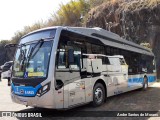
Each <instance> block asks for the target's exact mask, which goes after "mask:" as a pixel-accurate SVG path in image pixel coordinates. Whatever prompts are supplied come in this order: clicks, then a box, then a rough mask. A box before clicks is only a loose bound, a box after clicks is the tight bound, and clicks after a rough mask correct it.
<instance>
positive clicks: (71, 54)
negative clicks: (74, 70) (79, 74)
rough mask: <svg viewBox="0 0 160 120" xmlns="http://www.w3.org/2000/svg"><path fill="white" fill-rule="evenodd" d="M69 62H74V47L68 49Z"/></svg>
mask: <svg viewBox="0 0 160 120" xmlns="http://www.w3.org/2000/svg"><path fill="white" fill-rule="evenodd" d="M68 63H69V65H70V64H72V63H74V50H73V49H69V50H68Z"/></svg>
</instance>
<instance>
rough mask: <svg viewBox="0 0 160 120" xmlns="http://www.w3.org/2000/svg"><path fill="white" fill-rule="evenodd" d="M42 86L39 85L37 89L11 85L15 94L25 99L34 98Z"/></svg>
mask: <svg viewBox="0 0 160 120" xmlns="http://www.w3.org/2000/svg"><path fill="white" fill-rule="evenodd" d="M41 87H42V86H41V84H39V85H37V86H36V87H35V88H34V87H32V86H14V85H13V84H12V85H11V89H12V91H13V93H14V94H16V95H19V96H25V97H34V96H36V94H37V91H38V90H39V89H40V88H41Z"/></svg>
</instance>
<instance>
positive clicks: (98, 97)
mask: <svg viewBox="0 0 160 120" xmlns="http://www.w3.org/2000/svg"><path fill="white" fill-rule="evenodd" d="M104 101H105V89H104V86H103V85H102V84H101V83H97V84H96V85H95V86H94V88H93V102H92V104H93V106H94V107H97V106H100V105H102V104H103V103H104Z"/></svg>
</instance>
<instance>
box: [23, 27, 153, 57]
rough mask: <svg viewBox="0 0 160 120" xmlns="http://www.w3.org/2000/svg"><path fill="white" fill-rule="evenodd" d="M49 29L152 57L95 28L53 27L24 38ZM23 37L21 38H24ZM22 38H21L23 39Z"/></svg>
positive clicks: (143, 49) (144, 51)
mask: <svg viewBox="0 0 160 120" xmlns="http://www.w3.org/2000/svg"><path fill="white" fill-rule="evenodd" d="M49 29H61V30H62V29H64V30H68V31H71V32H75V33H79V34H82V35H86V36H89V37H93V38H96V39H97V38H98V39H99V40H100V41H101V42H102V43H103V44H105V45H109V46H113V47H117V48H121V49H125V50H129V51H134V52H137V53H142V54H147V55H152V56H154V54H153V52H152V51H151V50H149V49H147V48H145V47H143V46H141V45H138V44H136V43H134V42H131V41H128V40H125V39H123V38H121V37H120V36H119V35H117V34H115V33H112V32H110V31H107V30H104V29H102V28H99V27H95V28H86V27H67V26H54V27H47V28H42V29H39V30H36V31H33V32H31V33H29V34H27V35H25V36H28V35H30V34H33V33H36V32H39V31H43V30H49ZM25 36H23V37H25ZM23 37H22V38H23Z"/></svg>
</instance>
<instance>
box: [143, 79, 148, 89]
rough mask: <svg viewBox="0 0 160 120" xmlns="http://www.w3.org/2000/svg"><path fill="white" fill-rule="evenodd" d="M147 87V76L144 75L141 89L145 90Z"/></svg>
mask: <svg viewBox="0 0 160 120" xmlns="http://www.w3.org/2000/svg"><path fill="white" fill-rule="evenodd" d="M147 88H148V78H147V77H146V76H145V77H144V80H143V87H142V90H144V91H145V90H147Z"/></svg>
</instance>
